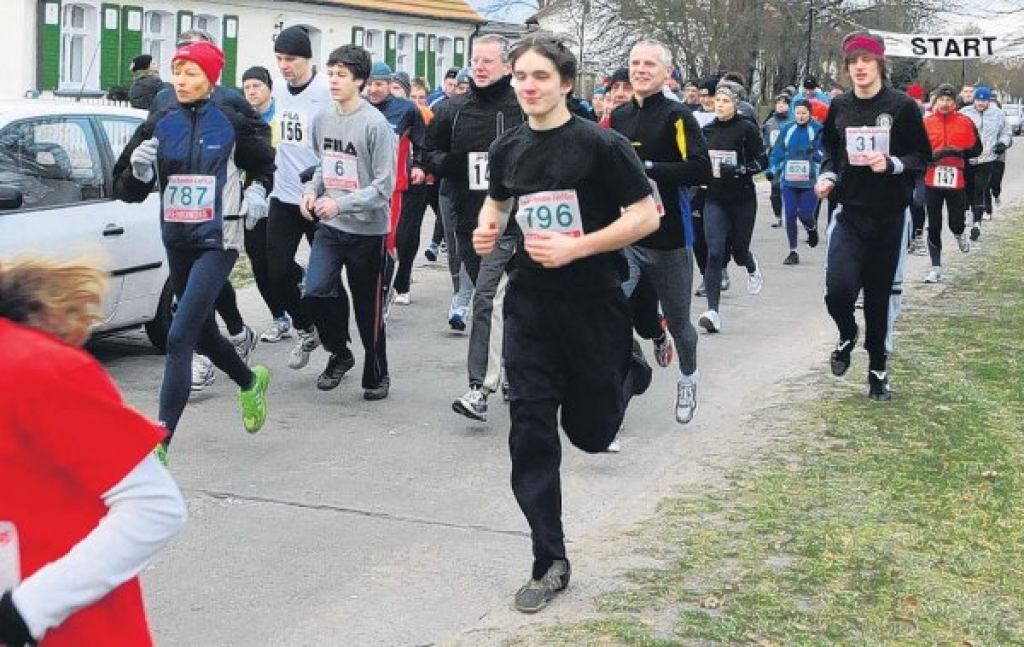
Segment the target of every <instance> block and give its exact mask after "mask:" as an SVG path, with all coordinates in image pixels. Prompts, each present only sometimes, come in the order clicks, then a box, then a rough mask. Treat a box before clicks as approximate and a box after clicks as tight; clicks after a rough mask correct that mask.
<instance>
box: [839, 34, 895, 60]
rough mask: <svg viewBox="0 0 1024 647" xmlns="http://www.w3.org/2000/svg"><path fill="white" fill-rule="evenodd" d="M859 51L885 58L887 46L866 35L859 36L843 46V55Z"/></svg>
mask: <svg viewBox="0 0 1024 647" xmlns="http://www.w3.org/2000/svg"><path fill="white" fill-rule="evenodd" d="M858 50H860V51H865V52H867V53H868V54H874V55H875V56H885V45H884V44H883V43H881V42H880V41H878V40H876V39H874V38H872V37H871V36H867V35H865V34H858V35H856V36H854V37H853V38H851V39H850V40H848V41H846V44H845V45H843V54H849V53H850V52H854V51H858Z"/></svg>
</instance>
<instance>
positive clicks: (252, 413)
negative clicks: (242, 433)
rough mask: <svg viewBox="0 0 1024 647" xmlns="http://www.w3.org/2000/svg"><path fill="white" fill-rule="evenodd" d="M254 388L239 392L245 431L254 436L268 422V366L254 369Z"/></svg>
mask: <svg viewBox="0 0 1024 647" xmlns="http://www.w3.org/2000/svg"><path fill="white" fill-rule="evenodd" d="M252 375H253V380H252V386H250V387H249V388H248V389H245V390H240V391H239V392H238V404H240V405H241V406H242V424H244V425H245V430H246V431H248V432H249V433H250V434H254V433H256V432H257V431H259V430H260V429H262V428H263V423H265V422H266V421H267V387H268V386H270V371H268V370H267V367H266V366H254V367H252Z"/></svg>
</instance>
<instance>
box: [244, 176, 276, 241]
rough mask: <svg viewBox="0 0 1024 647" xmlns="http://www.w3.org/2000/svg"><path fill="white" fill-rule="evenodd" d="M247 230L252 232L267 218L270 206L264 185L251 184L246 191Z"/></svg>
mask: <svg viewBox="0 0 1024 647" xmlns="http://www.w3.org/2000/svg"><path fill="white" fill-rule="evenodd" d="M245 204H246V209H245V228H246V229H248V230H249V231H252V230H253V229H254V228H255V227H256V223H258V222H259V221H260V220H262V219H263V218H266V217H267V212H268V211H269V209H270V204H269V203H268V202H267V190H266V189H265V188H264V187H263V185H262V184H250V185H249V188H247V189H246V190H245Z"/></svg>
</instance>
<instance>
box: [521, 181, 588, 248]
mask: <svg viewBox="0 0 1024 647" xmlns="http://www.w3.org/2000/svg"><path fill="white" fill-rule="evenodd" d="M516 222H518V223H519V228H520V229H522V230H523V235H524V236H525V237H526V238H529V237H530V235H531V234H533V235H536V234H538V233H541V232H553V233H558V234H564V235H566V236H573V237H579V236H582V235H583V218H582V216H581V215H580V203H579V199H578V198H577V197H576V190H575V189H566V190H564V191H540V192H538V193H530V194H528V195H524V196H522V197H520V198H519V210H518V211H517V212H516Z"/></svg>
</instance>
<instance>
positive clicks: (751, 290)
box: [747, 254, 764, 294]
mask: <svg viewBox="0 0 1024 647" xmlns="http://www.w3.org/2000/svg"><path fill="white" fill-rule="evenodd" d="M751 256H752V257H753V258H754V271H753V272H750V273H749V274H747V294H761V288H763V287H764V276H763V275H762V274H761V264H760V263H758V262H757V257H756V256H754V255H753V254H751Z"/></svg>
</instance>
